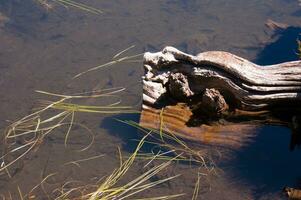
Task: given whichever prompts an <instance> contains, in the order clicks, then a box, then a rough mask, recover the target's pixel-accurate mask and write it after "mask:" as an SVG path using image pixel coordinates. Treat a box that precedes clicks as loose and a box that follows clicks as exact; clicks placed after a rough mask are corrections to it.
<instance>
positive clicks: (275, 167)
mask: <svg viewBox="0 0 301 200" xmlns="http://www.w3.org/2000/svg"><path fill="white" fill-rule="evenodd" d="M300 33H301V28H300V27H288V28H287V29H284V30H281V31H280V32H278V33H276V34H277V35H275V37H277V38H278V39H277V40H276V41H275V42H273V43H270V44H268V45H267V46H266V47H265V48H264V49H263V50H262V51H261V52H260V53H259V54H258V58H257V59H256V60H255V62H256V63H257V64H260V65H269V64H276V63H281V62H286V61H294V60H298V55H297V53H296V52H297V42H296V40H297V39H298V38H300ZM297 134H298V133H297ZM299 134H300V133H299ZM294 136H296V133H295V134H292V133H291V130H290V129H289V128H285V127H279V126H270V125H266V126H263V127H262V128H260V129H259V130H258V132H257V134H256V137H255V138H254V140H253V142H252V143H251V144H250V145H248V146H247V147H244V148H243V149H240V150H239V151H235V152H233V159H231V160H227V161H225V162H223V163H221V166H222V168H223V169H224V170H225V172H226V173H227V174H229V175H230V176H231V179H234V180H236V181H237V182H240V183H246V184H247V185H250V186H251V190H252V192H253V195H254V198H255V199H261V198H262V197H263V196H265V195H267V194H269V193H270V194H271V193H273V194H279V195H282V194H281V191H282V189H283V188H284V187H285V186H289V187H295V188H300V187H301V184H300V177H301V170H300V166H301V149H300V148H298V147H300V146H298V145H294V143H295V142H296V141H295V140H296V138H295V137H294ZM297 140H298V141H299V140H300V137H298V138H297ZM298 141H297V142H298ZM299 142H300V141H299ZM292 145H294V148H292ZM295 146H296V147H297V148H295ZM277 198H278V197H277ZM279 198H281V196H280V197H279Z"/></svg>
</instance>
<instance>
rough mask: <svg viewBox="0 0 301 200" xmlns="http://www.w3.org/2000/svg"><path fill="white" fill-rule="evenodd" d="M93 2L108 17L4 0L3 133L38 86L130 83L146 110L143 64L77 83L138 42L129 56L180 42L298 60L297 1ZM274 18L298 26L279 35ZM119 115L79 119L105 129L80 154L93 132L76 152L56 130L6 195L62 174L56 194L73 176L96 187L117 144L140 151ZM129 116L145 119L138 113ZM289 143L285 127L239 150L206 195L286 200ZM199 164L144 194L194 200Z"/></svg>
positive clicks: (267, 130) (259, 58)
mask: <svg viewBox="0 0 301 200" xmlns="http://www.w3.org/2000/svg"><path fill="white" fill-rule="evenodd" d="M85 2H86V3H87V4H89V5H93V6H95V7H97V8H100V9H102V10H103V11H104V14H102V15H99V16H98V15H93V14H89V13H85V12H83V11H79V10H77V9H73V8H69V9H66V8H64V7H63V6H61V5H59V4H55V7H54V9H52V10H48V11H47V10H45V9H44V8H43V7H41V6H39V5H38V4H36V3H34V1H32V0H3V1H1V2H0V14H1V15H0V45H1V48H0V86H1V87H0V94H1V96H0V102H1V106H0V111H1V117H0V128H1V129H2V130H4V129H5V127H6V126H7V125H8V124H9V122H10V121H14V120H16V119H18V118H20V117H22V116H24V115H26V114H29V113H30V112H31V109H32V108H34V107H36V105H37V104H36V102H37V100H38V99H47V98H48V97H47V96H43V95H40V94H37V93H35V92H34V90H46V91H50V92H56V93H74V92H83V91H90V90H93V89H102V88H110V87H119V86H123V87H126V88H127V90H126V91H125V92H123V93H122V101H123V104H124V105H134V106H135V107H136V108H137V109H140V103H141V94H142V91H141V90H142V89H141V83H140V77H141V75H142V73H143V68H142V63H124V64H119V65H116V66H113V67H109V68H103V69H101V70H99V71H95V72H91V73H88V74H86V75H83V76H82V77H80V78H78V79H72V77H73V76H74V75H76V74H77V73H79V72H82V71H85V70H86V69H88V68H90V67H93V66H97V65H99V64H102V63H105V62H107V61H110V59H111V58H112V56H113V55H114V54H116V53H117V52H119V51H120V50H122V49H125V48H127V47H129V46H131V45H135V46H136V47H135V48H134V49H132V50H131V51H130V52H129V53H128V54H129V55H133V54H136V53H142V52H145V51H158V50H161V49H162V48H163V47H164V46H167V45H172V46H175V47H177V48H179V49H181V50H183V51H185V52H187V53H192V54H197V53H199V52H201V51H208V50H224V51H229V52H232V53H235V54H237V55H239V56H242V57H244V58H247V59H250V60H252V61H254V62H257V63H259V64H272V63H277V62H284V61H288V60H294V59H297V55H296V53H295V49H296V42H295V41H296V38H297V37H298V34H299V33H300V32H301V31H300V27H301V20H300V12H301V7H300V6H298V1H297V0H273V1H259V0H250V1H246V0H201V1H195V0H163V1H157V0H154V1H146V0H130V1H129V0H122V1H121V0H114V1H99V0H89V1H85ZM1 16H4V17H1ZM268 19H272V20H274V21H277V22H281V23H285V24H288V25H289V26H290V28H288V29H286V30H284V31H277V32H275V31H272V30H270V29H269V28H267V27H266V26H265V22H266V21H267V20H268ZM87 103H94V104H95V103H97V102H94V100H87ZM114 117H118V116H103V115H91V114H81V115H77V116H76V120H78V121H79V122H82V123H84V124H85V125H87V126H89V127H91V128H92V129H93V131H94V132H95V134H96V137H95V141H94V143H93V146H92V147H91V148H90V149H89V150H87V151H85V152H80V153H79V152H77V151H75V150H78V149H80V148H82V147H83V146H85V145H87V144H88V143H89V139H90V138H89V137H87V135H86V134H82V133H81V131H80V130H74V131H73V133H72V135H71V138H70V143H69V145H68V148H67V149H66V148H65V147H64V135H63V133H64V132H63V130H61V131H56V132H55V133H53V134H51V135H50V136H49V137H47V138H46V139H45V141H44V143H43V145H42V146H41V148H40V149H39V150H38V151H37V152H36V153H35V154H33V155H30V156H29V157H28V158H26V159H25V160H24V161H23V162H22V164H19V166H16V168H15V169H14V170H13V171H14V173H13V175H14V176H13V177H12V178H11V179H9V178H7V177H6V176H2V177H0V194H3V195H5V196H7V195H8V194H9V192H11V193H12V194H13V195H17V190H16V189H17V187H18V186H19V187H20V189H21V191H22V192H23V193H24V194H26V193H28V192H29V191H30V190H31V189H32V188H33V187H34V186H35V185H36V184H38V183H39V182H40V181H41V179H42V177H45V175H47V174H50V173H53V172H57V173H58V174H57V175H55V177H52V179H51V180H49V181H48V182H47V184H46V186H45V187H47V192H48V193H51V191H52V190H53V189H55V188H58V187H60V186H61V185H62V184H63V183H66V182H67V181H70V180H80V181H82V183H92V182H93V181H95V180H96V179H99V178H101V177H103V176H105V175H108V174H109V173H110V172H111V171H112V170H113V169H114V168H116V167H117V166H118V164H119V163H118V157H117V146H121V147H122V152H123V153H124V154H127V153H128V152H129V151H132V150H133V144H132V143H133V142H132V141H131V140H130V139H132V138H136V137H137V136H136V131H135V130H134V129H131V128H129V127H127V126H126V125H122V124H119V123H117V122H116V121H114V120H113V118H114ZM119 117H121V118H124V119H128V118H131V119H132V118H133V119H134V120H138V119H139V116H137V115H135V116H133V115H131V116H129V115H121V116H119ZM271 135H272V137H271ZM289 143H290V133H289V130H287V129H285V128H279V127H264V128H262V129H259V130H258V135H257V137H256V138H255V141H254V142H253V143H252V144H250V145H249V146H248V147H246V148H244V149H242V150H241V151H240V152H232V155H231V159H230V160H227V161H225V162H222V163H220V168H221V169H222V170H223V173H219V175H208V176H205V177H202V179H201V190H200V193H201V194H200V197H199V199H277V198H278V199H282V198H283V197H282V196H281V195H280V191H281V189H282V188H283V187H284V186H291V187H298V185H299V186H300V177H301V170H299V168H300V165H301V154H300V150H298V149H297V150H295V151H293V152H290V151H289ZM100 154H105V156H104V157H101V158H98V159H94V160H91V161H87V162H84V163H82V164H81V167H78V166H75V165H72V164H71V165H64V164H65V163H67V162H70V161H72V160H79V159H83V158H87V157H91V156H95V155H100ZM139 170H140V171H139ZM194 170H195V169H194V168H193V167H190V166H186V165H175V166H172V170H171V171H172V173H171V174H173V173H175V174H178V173H180V174H182V177H181V181H178V182H176V183H172V184H171V185H167V186H166V185H163V186H162V187H158V188H155V189H154V190H152V191H150V192H148V193H147V194H144V195H149V196H158V195H160V194H173V193H179V192H185V193H187V195H186V196H185V197H184V199H190V198H191V194H192V191H193V187H194V182H195V180H196V177H195V173H194ZM137 172H138V173H140V172H141V165H139V164H137V165H135V166H134V168H133V170H132V171H131V173H129V175H128V177H127V178H126V179H127V180H129V179H130V178H132V177H134V176H135V175H137V174H138V173H137ZM125 181H126V180H125ZM37 194H38V195H39V197H40V198H39V199H44V198H46V196H47V195H46V194H45V192H43V190H41V189H39V191H37ZM142 196H143V195H142ZM14 197H15V196H14ZM15 198H16V197H15ZM15 198H14V199H15ZM182 199H183V198H182Z"/></svg>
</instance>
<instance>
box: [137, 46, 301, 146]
mask: <svg viewBox="0 0 301 200" xmlns="http://www.w3.org/2000/svg"><path fill="white" fill-rule="evenodd" d="M144 68H145V75H144V76H143V113H142V116H141V124H142V125H147V126H149V127H155V126H157V125H156V120H158V119H157V116H156V117H154V116H153V117H154V118H153V119H152V117H151V116H152V115H153V113H157V115H158V110H160V109H162V108H163V109H165V110H166V111H169V112H171V113H169V114H166V116H165V117H167V119H169V126H170V127H171V129H172V130H173V131H178V132H181V131H182V132H185V133H184V137H189V136H191V137H190V138H194V139H196V138H198V139H199V140H201V141H205V140H206V139H205V138H206V137H207V136H206V137H205V136H204V135H206V134H207V133H208V132H210V130H211V129H212V130H213V129H214V128H212V127H211V129H210V128H209V127H210V126H208V125H204V124H210V121H218V120H219V119H225V120H226V121H227V122H231V123H232V125H231V126H234V125H233V122H242V121H246V120H247V121H248V120H249V121H251V120H253V121H254V120H255V122H256V123H273V124H280V125H286V126H291V122H292V118H293V117H294V116H297V115H300V111H301V61H293V62H286V63H280V64H277V65H269V66H260V65H256V64H254V63H252V62H250V61H248V60H246V59H243V58H240V57H238V56H235V55H233V54H230V53H227V52H222V51H210V52H204V53H200V54H198V55H197V56H193V55H189V54H185V53H183V52H181V51H179V50H177V49H175V48H173V47H166V48H164V49H163V51H162V52H157V53H145V55H144ZM179 102H184V103H185V104H186V105H187V108H188V110H189V112H190V114H187V112H188V111H185V109H186V108H182V110H181V111H179V110H178V108H175V107H173V109H170V108H171V107H170V105H175V104H177V103H179ZM166 106H169V107H166ZM166 108H167V109H166ZM176 110H178V113H176ZM186 110H187V109H186ZM170 114H172V116H173V119H175V120H174V121H172V120H171V119H172V118H171V117H170ZM177 115H179V116H181V117H176V116H177ZM168 116H169V117H168ZM198 117H199V118H198ZM183 118H185V120H183ZM192 118H194V119H199V120H200V122H201V123H199V126H197V128H198V131H196V130H195V129H194V128H196V127H193V126H191V125H190V126H188V124H187V123H188V122H189V121H191V119H192ZM180 122H181V123H180ZM231 123H230V124H231ZM226 124H227V123H226ZM206 126H207V127H206ZM214 126H215V127H216V125H214ZM227 126H230V125H229V124H227ZM227 126H225V125H224V126H223V127H224V128H221V129H225V132H227V131H226V130H227ZM204 127H206V128H204ZM188 129H189V130H188ZM248 130H249V129H248ZM237 131H240V130H236V132H237ZM211 132H214V131H211ZM217 132H219V131H217ZM217 132H216V131H215V135H214V134H213V133H211V135H212V136H213V137H212V138H215V139H213V140H211V142H212V143H219V142H218V141H221V143H223V139H221V140H219V139H218V137H224V136H225V135H226V133H225V134H220V133H219V134H216V133H217ZM244 132H248V131H244ZM185 134H186V135H185ZM227 134H228V135H229V133H227ZM207 135H208V134H207ZM230 135H231V134H230ZM182 136H183V135H182ZM230 137H232V136H230ZM239 137H241V139H237V138H236V139H234V140H235V141H236V142H241V140H245V139H243V138H244V137H242V134H240V135H239ZM248 137H249V135H248V134H247V136H246V138H248ZM200 138H201V139H200ZM230 140H231V139H229V140H228V141H227V142H230ZM232 145H233V143H232ZM235 145H237V144H235ZM235 145H234V146H235Z"/></svg>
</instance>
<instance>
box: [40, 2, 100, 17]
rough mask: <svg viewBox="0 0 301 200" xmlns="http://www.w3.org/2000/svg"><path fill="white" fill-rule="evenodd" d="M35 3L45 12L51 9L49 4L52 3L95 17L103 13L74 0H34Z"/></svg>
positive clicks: (51, 6)
mask: <svg viewBox="0 0 301 200" xmlns="http://www.w3.org/2000/svg"><path fill="white" fill-rule="evenodd" d="M36 1H37V2H38V3H40V4H41V5H42V6H43V7H45V8H46V9H47V10H50V9H53V5H52V4H51V2H54V3H59V4H61V5H63V6H64V7H66V8H68V7H73V8H77V9H80V10H83V11H86V12H90V13H93V14H97V15H98V14H102V13H103V11H102V10H100V9H98V8H94V7H92V6H88V5H86V4H83V3H79V2H76V1H74V0H36Z"/></svg>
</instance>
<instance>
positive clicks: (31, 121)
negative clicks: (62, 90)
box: [0, 88, 138, 176]
mask: <svg viewBox="0 0 301 200" xmlns="http://www.w3.org/2000/svg"><path fill="white" fill-rule="evenodd" d="M123 90H124V88H112V89H105V90H101V91H92V95H88V93H79V94H75V95H62V94H55V93H49V92H44V91H37V92H39V93H42V94H46V95H50V96H54V97H56V98H59V99H58V100H56V101H44V102H43V103H42V104H41V108H39V109H38V110H37V111H35V112H33V113H32V114H29V115H27V116H25V117H23V118H21V119H20V120H18V121H16V122H14V123H12V124H11V125H10V126H8V127H7V129H6V131H5V137H4V147H5V148H4V151H3V155H2V157H0V160H1V161H2V162H1V165H0V173H1V172H3V171H6V172H7V174H8V176H10V173H9V170H8V168H9V167H10V166H12V165H13V164H14V163H16V162H17V161H19V160H20V159H22V158H23V157H24V156H26V155H28V154H29V153H30V152H32V151H33V150H34V149H36V148H38V147H39V145H40V144H42V143H43V140H44V138H45V137H47V135H49V134H50V133H52V132H53V131H54V130H56V129H58V128H62V127H67V131H66V133H65V145H66V146H67V141H68V138H69V135H70V132H71V129H72V126H75V125H76V126H79V127H81V128H83V129H85V130H86V131H87V133H88V134H89V135H90V137H91V142H90V144H89V145H87V146H86V147H84V148H83V149H81V151H84V150H86V149H88V148H89V147H90V146H91V145H92V143H93V141H94V134H93V132H92V131H91V130H90V129H89V128H88V127H87V126H85V125H83V124H80V123H77V122H75V121H74V118H75V114H76V113H78V112H88V113H101V114H116V113H135V112H138V111H135V110H133V109H132V108H131V107H129V106H119V104H120V101H116V102H113V103H111V104H108V105H103V106H89V105H77V104H74V103H72V100H75V99H85V98H113V97H116V96H117V93H119V92H121V91H123ZM68 101H69V102H68ZM70 101H71V103H70ZM10 158H13V159H10Z"/></svg>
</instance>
